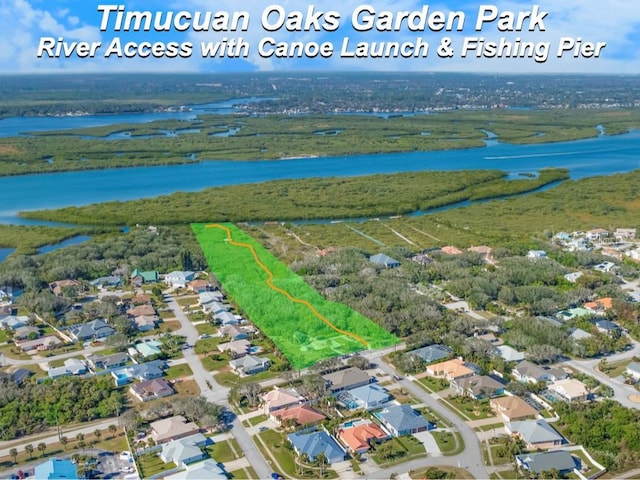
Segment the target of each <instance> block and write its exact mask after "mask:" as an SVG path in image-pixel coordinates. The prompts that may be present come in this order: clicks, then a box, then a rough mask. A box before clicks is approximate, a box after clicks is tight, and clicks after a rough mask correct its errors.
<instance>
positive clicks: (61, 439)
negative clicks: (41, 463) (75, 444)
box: [60, 437, 69, 452]
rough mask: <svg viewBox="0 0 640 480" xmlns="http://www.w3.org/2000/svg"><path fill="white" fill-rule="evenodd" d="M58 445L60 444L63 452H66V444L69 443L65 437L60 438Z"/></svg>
mask: <svg viewBox="0 0 640 480" xmlns="http://www.w3.org/2000/svg"><path fill="white" fill-rule="evenodd" d="M60 443H61V444H62V446H63V448H64V451H65V452H66V451H67V443H69V439H68V438H67V437H60Z"/></svg>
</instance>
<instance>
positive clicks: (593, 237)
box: [586, 228, 609, 243]
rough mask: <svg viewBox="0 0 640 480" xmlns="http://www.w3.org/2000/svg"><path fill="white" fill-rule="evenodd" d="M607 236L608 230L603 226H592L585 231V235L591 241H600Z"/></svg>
mask: <svg viewBox="0 0 640 480" xmlns="http://www.w3.org/2000/svg"><path fill="white" fill-rule="evenodd" d="M608 236H609V231H608V230H605V229H604V228H594V229H593V230H589V231H588V232H587V233H586V237H587V238H588V239H589V241H591V242H593V243H602V240H604V239H605V238H606V237H608Z"/></svg>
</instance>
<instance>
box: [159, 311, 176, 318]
mask: <svg viewBox="0 0 640 480" xmlns="http://www.w3.org/2000/svg"><path fill="white" fill-rule="evenodd" d="M158 315H159V316H160V318H161V319H163V320H165V321H166V320H167V319H168V318H176V314H175V313H173V310H161V311H159V312H158Z"/></svg>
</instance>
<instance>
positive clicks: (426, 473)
mask: <svg viewBox="0 0 640 480" xmlns="http://www.w3.org/2000/svg"><path fill="white" fill-rule="evenodd" d="M409 475H410V476H411V478H414V479H422V478H431V479H449V478H451V479H470V480H472V479H473V476H471V474H470V473H469V472H467V471H466V470H465V469H464V468H457V467H448V466H437V467H428V468H424V469H422V470H414V471H411V472H410V473H409Z"/></svg>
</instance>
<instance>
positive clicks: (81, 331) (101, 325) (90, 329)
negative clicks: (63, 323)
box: [69, 319, 116, 342]
mask: <svg viewBox="0 0 640 480" xmlns="http://www.w3.org/2000/svg"><path fill="white" fill-rule="evenodd" d="M69 333H70V334H71V338H73V339H74V340H77V341H79V342H85V341H87V340H96V339H98V338H107V337H109V336H111V335H113V334H114V333H116V331H115V329H113V328H112V327H110V326H109V325H108V324H107V322H105V321H104V320H102V319H97V320H92V321H90V322H88V323H79V324H77V325H71V326H70V327H69Z"/></svg>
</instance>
